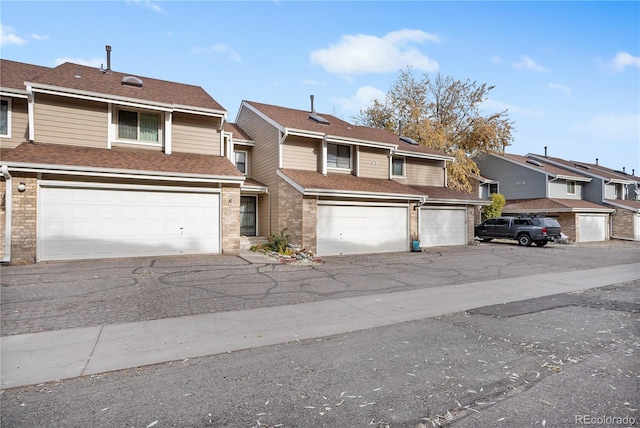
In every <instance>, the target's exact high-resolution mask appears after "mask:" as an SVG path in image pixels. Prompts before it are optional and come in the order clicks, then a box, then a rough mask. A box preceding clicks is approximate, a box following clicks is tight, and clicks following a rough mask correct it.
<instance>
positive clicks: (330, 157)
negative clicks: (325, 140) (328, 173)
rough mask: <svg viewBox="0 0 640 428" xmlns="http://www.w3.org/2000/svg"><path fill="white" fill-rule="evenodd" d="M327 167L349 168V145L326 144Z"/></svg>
mask: <svg viewBox="0 0 640 428" xmlns="http://www.w3.org/2000/svg"><path fill="white" fill-rule="evenodd" d="M327 168H340V169H351V147H350V146H345V145H342V144H331V143H329V144H327Z"/></svg>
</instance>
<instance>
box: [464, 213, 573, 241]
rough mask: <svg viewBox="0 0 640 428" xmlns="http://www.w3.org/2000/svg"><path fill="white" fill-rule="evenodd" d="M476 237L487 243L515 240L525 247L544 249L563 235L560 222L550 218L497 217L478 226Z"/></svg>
mask: <svg viewBox="0 0 640 428" xmlns="http://www.w3.org/2000/svg"><path fill="white" fill-rule="evenodd" d="M475 236H477V237H478V238H480V239H482V240H483V241H485V242H489V241H491V240H492V239H495V238H499V239H500V238H501V239H515V240H517V241H518V244H520V245H522V246H524V247H528V246H530V245H531V244H532V243H535V244H536V245H537V246H539V247H542V246H544V245H546V244H547V242H553V241H556V240H558V239H560V238H561V237H562V233H561V230H560V223H558V220H556V219H554V218H550V217H497V218H490V219H488V220H486V221H484V222H482V223H480V224H478V225H476V227H475Z"/></svg>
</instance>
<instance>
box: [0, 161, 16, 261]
mask: <svg viewBox="0 0 640 428" xmlns="http://www.w3.org/2000/svg"><path fill="white" fill-rule="evenodd" d="M2 176H3V177H4V180H5V183H6V185H5V210H4V214H5V216H4V257H3V258H2V260H0V263H9V262H11V211H12V210H11V201H12V200H13V196H12V195H13V187H12V186H13V183H12V182H11V178H12V177H11V174H9V167H7V165H2Z"/></svg>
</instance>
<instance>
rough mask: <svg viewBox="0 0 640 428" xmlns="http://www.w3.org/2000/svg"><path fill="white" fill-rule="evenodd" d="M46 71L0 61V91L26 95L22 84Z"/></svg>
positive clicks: (45, 68) (40, 67)
mask: <svg viewBox="0 0 640 428" xmlns="http://www.w3.org/2000/svg"><path fill="white" fill-rule="evenodd" d="M48 70H50V68H49V67H43V66H40V65H33V64H25V63H23V62H17V61H10V60H8V59H0V88H1V89H0V90H1V91H3V92H4V91H9V92H17V93H24V94H26V93H27V88H26V87H25V84H24V82H25V81H28V80H30V79H33V78H35V77H36V76H38V75H39V74H42V73H44V72H46V71H48Z"/></svg>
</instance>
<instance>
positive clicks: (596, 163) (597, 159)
mask: <svg viewBox="0 0 640 428" xmlns="http://www.w3.org/2000/svg"><path fill="white" fill-rule="evenodd" d="M596 166H598V158H596Z"/></svg>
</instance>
